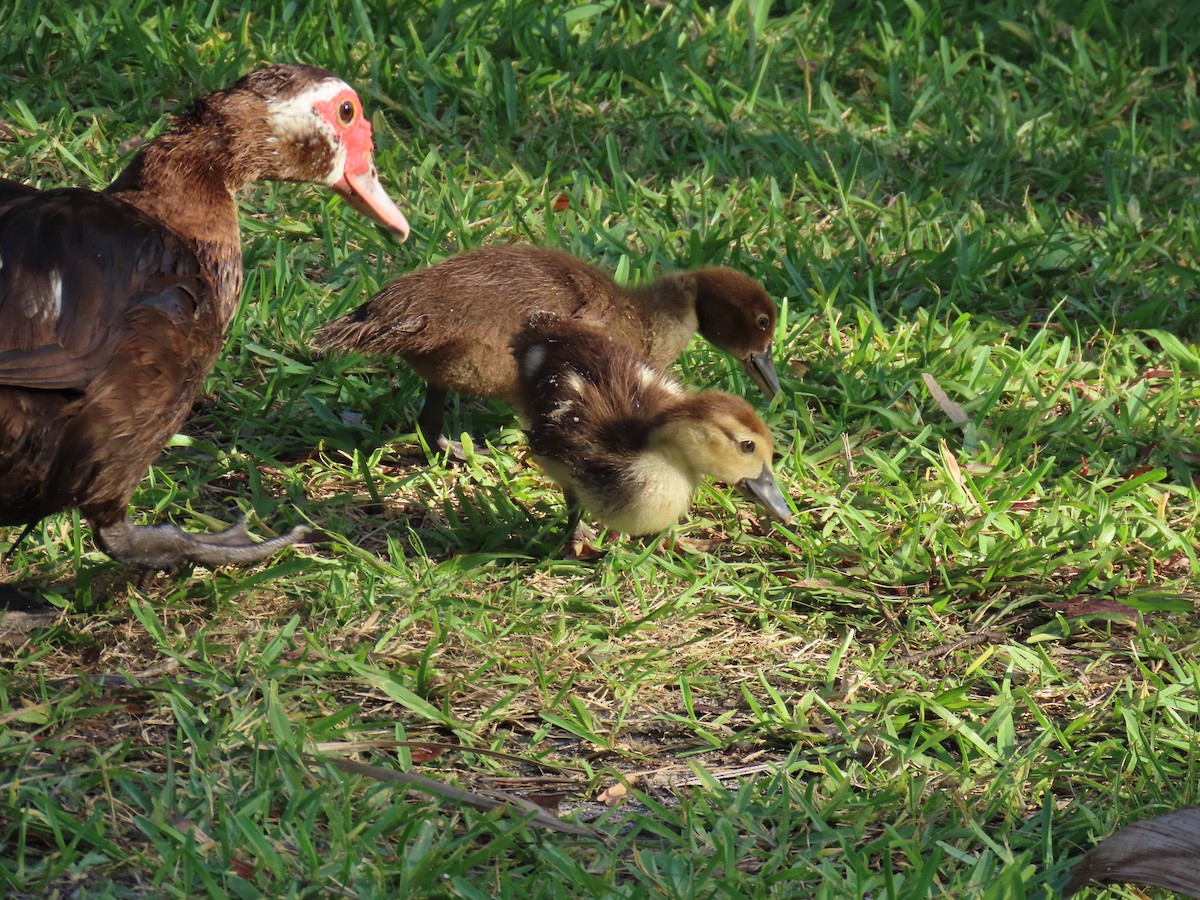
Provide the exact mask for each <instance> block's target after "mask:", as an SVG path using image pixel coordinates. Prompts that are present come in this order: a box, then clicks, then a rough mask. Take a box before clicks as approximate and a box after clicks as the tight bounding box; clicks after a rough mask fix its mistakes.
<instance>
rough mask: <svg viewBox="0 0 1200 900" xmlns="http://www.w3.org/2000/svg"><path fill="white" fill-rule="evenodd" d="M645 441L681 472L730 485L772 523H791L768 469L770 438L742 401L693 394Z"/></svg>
mask: <svg viewBox="0 0 1200 900" xmlns="http://www.w3.org/2000/svg"><path fill="white" fill-rule="evenodd" d="M650 441H651V444H652V446H654V447H655V449H657V450H658V451H659V452H660V453H662V454H663V455H664V456H667V457H668V458H671V459H672V460H673V461H674V462H675V464H676V465H677V466H678V467H679V468H680V469H682V470H685V471H690V472H692V473H694V474H695V475H696V476H700V475H707V476H709V477H711V478H715V479H717V480H718V481H723V482H725V483H726V484H729V485H733V486H734V487H736V488H737V489H738V490H739V491H741V492H742V493H743V494H744V495H745V496H747V497H748V498H750V499H751V500H753V501H754V502H755V503H757V504H758V505H759V506H761V507H762V508H763V509H764V510H766V511H767V513H768V514H770V515H771V516H772V517H774V518H776V519H779V521H781V522H783V523H784V524H787V523H788V522H789V521H791V518H792V511H791V509H790V508H789V507H788V504H787V499H786V498H785V497H784V496H783V492H782V491H781V490H780V489H779V484H778V482H776V481H775V474H774V472H773V471H772V469H771V456H772V453H773V450H774V447H773V444H772V442H771V432H770V431H768V430H767V426H766V424H764V423H763V420H762V419H760V418H759V417H758V416H757V415H756V414H755V412H754V410H753V409H752V408H751V407H750V404H749V403H747V402H746V401H745V400H743V399H742V398H741V397H735V396H733V395H732V394H726V393H722V392H721V391H705V392H704V393H700V394H695V395H693V396H691V397H690V398H688V399H687V400H686V401H684V402H682V403H680V404H679V405H678V406H677V407H676V408H675V409H673V410H671V411H670V412H669V413H668V414H667V417H666V421H664V422H663V424H661V425H660V426H659V427H658V428H656V429H655V431H654V432H653V433H652V435H651V439H650Z"/></svg>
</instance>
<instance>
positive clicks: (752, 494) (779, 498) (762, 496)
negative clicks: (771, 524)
mask: <svg viewBox="0 0 1200 900" xmlns="http://www.w3.org/2000/svg"><path fill="white" fill-rule="evenodd" d="M738 490H740V491H741V492H742V493H743V494H745V495H746V496H747V497H749V498H750V499H751V500H753V501H754V502H755V503H757V504H758V505H759V506H761V507H762V508H763V509H765V510H766V511H767V512H768V513H769V514H770V515H771V517H772V518H775V519H778V520H779V521H780V522H782V523H783V524H784V525H786V524H787V523H788V522H790V521H791V520H792V511H791V509H790V508H789V507H788V504H787V498H785V497H784V496H783V491H781V490H779V483H778V482H776V481H775V475H774V473H772V472H771V467H770V466H768V465H766V464H764V465H763V469H762V472H761V473H759V476H758V477H757V478H744V479H742V480H741V481H739V482H738Z"/></svg>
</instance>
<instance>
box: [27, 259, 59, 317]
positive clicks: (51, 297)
mask: <svg viewBox="0 0 1200 900" xmlns="http://www.w3.org/2000/svg"><path fill="white" fill-rule="evenodd" d="M21 312H23V313H25V317H26V318H29V319H57V318H58V317H59V316H60V315H61V314H62V272H59V271H58V270H55V271H53V272H51V273H50V276H49V278H48V280H47V281H46V289H45V291H43V292H41V293H37V292H33V291H31V292H30V293H28V294H26V295H25V297H24V299H23V300H22V302H21Z"/></svg>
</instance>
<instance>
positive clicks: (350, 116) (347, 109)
mask: <svg viewBox="0 0 1200 900" xmlns="http://www.w3.org/2000/svg"><path fill="white" fill-rule="evenodd" d="M338 121H339V122H341V123H342V125H344V126H349V125H350V123H351V122H353V121H354V104H353V103H351V102H350V101H349V100H343V101H342V105H341V106H339V107H338Z"/></svg>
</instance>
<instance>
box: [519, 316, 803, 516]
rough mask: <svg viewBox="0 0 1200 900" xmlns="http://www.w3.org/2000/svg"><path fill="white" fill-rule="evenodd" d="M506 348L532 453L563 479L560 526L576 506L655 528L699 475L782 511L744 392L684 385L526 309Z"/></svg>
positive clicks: (615, 347) (686, 504)
mask: <svg viewBox="0 0 1200 900" xmlns="http://www.w3.org/2000/svg"><path fill="white" fill-rule="evenodd" d="M512 350H513V356H514V358H515V360H516V365H517V370H518V376H519V377H518V388H517V396H516V406H517V411H518V413H519V414H520V416H521V419H522V424H523V425H524V427H525V433H526V435H527V436H528V439H529V446H530V448H531V449H532V450H533V456H534V459H535V461H536V462H537V463H538V465H539V466H541V468H542V469H543V470H544V471H545V472H546V474H548V475H549V476H550V477H551V478H552V479H554V481H555V482H557V483H558V485H559V486H560V487H561V488H562V490H563V494H564V496H565V499H566V501H567V506H568V508H569V509H570V510H571V523H570V527H571V528H574V527H575V526H576V525H577V524H578V522H579V518H580V514H581V511H582V509H586V510H587V511H588V512H590V513H591V514H592V515H594V516H595V517H596V518H597V519H599V520H600V521H601V522H603V523H604V524H605V525H607V526H608V527H609V528H611V529H613V530H615V531H620V532H624V533H626V534H633V535H638V534H653V533H656V532H659V531H662V530H664V529H666V528H669V527H671V526H672V525H674V524H676V523H677V522H678V521H679V519H680V517H681V516H683V515H684V514H685V513H686V512H687V511H688V509H689V508H690V507H691V504H692V495H693V494H694V493H695V490H696V485H697V484H698V483H699V481H700V478H701V477H702V476H705V475H707V476H710V477H712V478H715V479H717V480H719V481H723V482H725V483H727V484H730V485H734V486H736V487H737V488H738V489H739V490H740V491H742V493H744V494H745V495H746V496H748V497H749V498H750V499H752V500H754V502H756V503H758V504H759V505H760V506H762V507H763V509H765V510H766V511H767V512H768V513H769V514H770V515H771V516H773V517H774V518H776V519H779V520H780V521H782V522H784V523H786V522H788V521H789V520H790V519H791V516H792V513H791V510H790V509H789V508H788V504H787V500H786V499H785V498H784V496H783V493H782V492H781V491H780V490H779V485H778V484H777V483H776V481H775V476H774V473H773V472H772V469H771V455H772V443H771V434H770V432H769V431H768V430H767V426H766V425H765V424H764V423H763V421H762V419H760V418H759V417H758V416H757V415H756V414H755V412H754V410H753V409H752V408H751V407H750V404H748V403H747V402H746V401H745V400H743V399H741V398H740V397H735V396H733V395H731V394H726V393H723V392H721V391H701V392H692V391H688V390H686V389H685V388H683V387H682V386H681V385H680V384H679V383H678V382H677V381H675V380H674V379H673V378H671V377H670V376H669V375H667V374H665V373H664V372H663V371H662V370H661V369H659V368H657V367H656V366H654V365H653V364H652V363H651V362H650V361H649V360H647V359H646V358H645V357H643V356H641V355H639V354H638V353H636V352H634V351H633V350H631V349H630V348H629V347H627V346H626V345H624V344H623V343H621V342H619V341H615V340H612V339H611V338H608V337H606V336H604V335H602V334H600V333H598V332H596V331H593V330H591V329H588V328H586V327H582V326H580V325H578V324H577V323H575V322H568V321H564V320H561V319H550V318H547V317H534V318H533V320H531V321H530V322H529V324H528V327H526V328H525V329H524V330H523V331H522V332H521V333H520V334H519V335H518V336H517V337H516V338H515V339H514V340H513V344H512Z"/></svg>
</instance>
